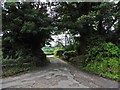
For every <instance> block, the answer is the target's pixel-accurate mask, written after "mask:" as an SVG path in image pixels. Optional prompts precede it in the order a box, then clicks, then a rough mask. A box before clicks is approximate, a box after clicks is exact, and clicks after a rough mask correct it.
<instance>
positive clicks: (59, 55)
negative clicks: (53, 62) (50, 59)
mask: <svg viewBox="0 0 120 90" xmlns="http://www.w3.org/2000/svg"><path fill="white" fill-rule="evenodd" d="M64 52H65V50H64V49H57V50H55V51H54V56H57V57H61V56H63V53H64Z"/></svg>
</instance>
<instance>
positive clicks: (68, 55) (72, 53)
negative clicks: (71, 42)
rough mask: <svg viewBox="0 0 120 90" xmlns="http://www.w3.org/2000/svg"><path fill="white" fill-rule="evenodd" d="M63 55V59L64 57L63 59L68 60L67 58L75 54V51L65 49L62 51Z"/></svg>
mask: <svg viewBox="0 0 120 90" xmlns="http://www.w3.org/2000/svg"><path fill="white" fill-rule="evenodd" d="M63 56H64V59H65V60H69V58H71V57H75V56H77V52H76V51H74V50H71V51H65V52H64V53H63Z"/></svg>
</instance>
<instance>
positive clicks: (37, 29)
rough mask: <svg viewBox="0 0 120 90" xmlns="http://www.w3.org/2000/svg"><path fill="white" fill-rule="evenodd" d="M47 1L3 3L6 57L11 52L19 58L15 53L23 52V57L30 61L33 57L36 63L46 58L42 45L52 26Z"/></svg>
mask: <svg viewBox="0 0 120 90" xmlns="http://www.w3.org/2000/svg"><path fill="white" fill-rule="evenodd" d="M46 5H47V4H45V3H39V2H5V3H4V6H3V7H2V21H3V22H2V26H3V31H2V32H3V37H2V51H3V58H6V57H7V56H8V57H10V58H13V59H16V58H17V55H16V54H17V53H22V55H21V57H22V58H23V59H21V60H25V61H26V60H28V61H29V62H31V60H33V61H32V62H35V63H36V65H37V64H40V65H41V63H45V62H46V55H44V54H43V51H42V50H41V48H42V47H43V46H44V45H45V42H46V41H47V40H48V39H49V38H50V34H51V33H52V30H53V26H52V19H51V18H50V17H48V14H47V7H46ZM19 51H20V52H19ZM33 58H34V59H33ZM21 62H22V61H21ZM40 65H37V66H40Z"/></svg>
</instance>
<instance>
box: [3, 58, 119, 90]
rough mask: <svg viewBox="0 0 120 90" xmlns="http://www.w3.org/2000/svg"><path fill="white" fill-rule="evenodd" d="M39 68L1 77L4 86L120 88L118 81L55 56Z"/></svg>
mask: <svg viewBox="0 0 120 90" xmlns="http://www.w3.org/2000/svg"><path fill="white" fill-rule="evenodd" d="M48 58H49V59H50V61H51V63H50V64H49V65H48V66H46V67H42V68H38V69H37V70H34V71H31V72H28V73H25V74H22V75H19V76H14V77H8V78H4V79H1V80H2V83H1V85H2V88H118V82H116V81H112V80H108V79H105V78H102V77H99V76H97V75H93V74H89V73H86V72H83V71H80V70H78V69H76V68H74V67H73V66H71V65H69V64H67V63H66V62H64V61H62V60H60V59H57V58H55V57H53V56H51V57H50V56H49V57H48Z"/></svg>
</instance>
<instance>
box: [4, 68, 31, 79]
mask: <svg viewBox="0 0 120 90" xmlns="http://www.w3.org/2000/svg"><path fill="white" fill-rule="evenodd" d="M31 69H32V68H31V67H12V68H3V69H2V71H3V73H2V77H9V76H14V75H17V74H20V73H22V72H26V71H29V70H31Z"/></svg>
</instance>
